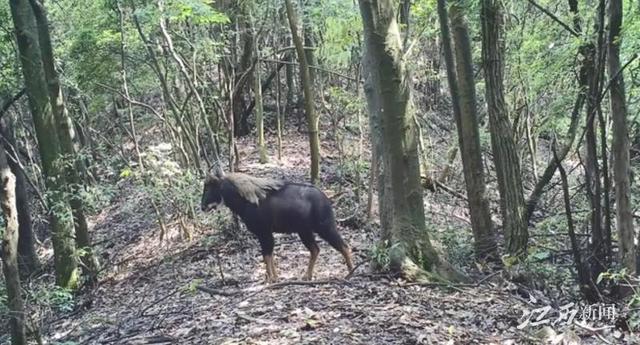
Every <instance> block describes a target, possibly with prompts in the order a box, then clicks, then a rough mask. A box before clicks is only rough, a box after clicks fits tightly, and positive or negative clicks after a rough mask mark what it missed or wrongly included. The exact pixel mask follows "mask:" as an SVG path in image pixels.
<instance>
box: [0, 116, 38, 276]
mask: <svg viewBox="0 0 640 345" xmlns="http://www.w3.org/2000/svg"><path fill="white" fill-rule="evenodd" d="M14 128H15V127H14V120H13V118H12V117H11V116H8V115H7V116H5V117H3V118H2V119H1V120H0V132H2V137H3V138H4V139H5V140H6V142H5V145H4V149H5V151H6V152H8V153H9V156H11V157H10V158H9V159H8V163H9V167H10V168H11V172H13V175H14V176H15V177H16V208H17V211H18V232H19V234H20V236H18V238H19V239H18V265H19V268H20V274H22V275H23V276H26V275H29V274H31V273H33V272H35V271H37V270H38V269H39V268H40V261H39V260H38V254H37V253H36V247H35V244H34V234H33V226H32V223H31V205H30V204H29V200H30V198H29V194H28V192H27V186H26V180H25V179H26V178H25V175H24V171H23V170H22V169H21V168H20V165H19V162H18V161H17V159H18V158H19V157H17V153H18V146H17V142H16V137H15V134H14Z"/></svg>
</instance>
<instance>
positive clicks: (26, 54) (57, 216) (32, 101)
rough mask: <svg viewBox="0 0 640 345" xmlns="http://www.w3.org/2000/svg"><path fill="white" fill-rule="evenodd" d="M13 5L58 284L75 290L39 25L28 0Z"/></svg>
mask: <svg viewBox="0 0 640 345" xmlns="http://www.w3.org/2000/svg"><path fill="white" fill-rule="evenodd" d="M10 5H11V14H12V18H13V24H14V26H15V29H16V37H17V42H18V51H19V54H20V62H21V65H22V74H23V76H24V82H25V86H26V89H27V95H28V98H29V108H30V110H31V113H32V116H33V122H34V125H35V130H36V138H37V141H38V146H39V149H40V150H39V151H40V159H41V161H42V167H43V170H44V174H45V177H46V180H45V181H46V186H47V199H48V203H49V206H50V212H51V214H50V216H51V238H52V242H53V253H54V262H55V270H56V284H58V285H59V286H61V287H65V288H75V287H77V284H78V265H77V262H76V259H75V255H76V246H75V241H74V227H73V216H72V215H71V210H70V207H69V204H68V202H67V200H66V198H65V193H64V190H65V185H66V179H65V174H64V171H63V169H62V158H63V157H62V154H61V150H60V142H59V139H58V133H57V131H56V130H52V129H54V128H57V123H56V120H55V118H54V114H53V112H52V109H51V105H50V104H49V90H48V89H47V80H46V77H45V74H44V69H43V64H42V57H41V52H40V45H39V41H38V32H37V25H36V21H35V18H34V14H33V10H32V8H31V6H30V4H29V1H28V0H11V1H10Z"/></svg>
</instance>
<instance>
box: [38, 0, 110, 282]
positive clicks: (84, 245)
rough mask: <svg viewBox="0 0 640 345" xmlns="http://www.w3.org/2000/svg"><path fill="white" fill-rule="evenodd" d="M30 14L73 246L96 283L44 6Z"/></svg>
mask: <svg viewBox="0 0 640 345" xmlns="http://www.w3.org/2000/svg"><path fill="white" fill-rule="evenodd" d="M29 2H30V4H31V8H32V9H33V13H34V15H35V19H36V23H37V28H38V39H39V46H40V52H41V57H42V66H43V68H44V74H45V78H46V81H47V85H48V86H49V103H50V104H51V109H52V111H53V117H54V119H55V122H56V129H57V132H58V138H59V143H60V153H61V155H62V156H63V159H65V160H68V162H65V164H63V165H64V166H65V169H64V170H65V171H64V173H65V179H66V182H67V185H66V186H65V189H66V192H68V193H69V204H70V205H71V212H72V215H73V221H74V225H75V226H74V228H75V238H76V245H77V247H78V248H79V249H81V250H82V252H81V255H80V260H82V263H83V266H82V267H83V268H84V269H85V271H86V273H87V274H88V277H89V279H90V280H91V281H95V279H96V275H97V272H98V261H97V259H96V257H95V255H94V254H93V250H92V246H91V235H90V233H89V225H88V223H87V219H86V216H85V211H84V201H83V200H82V190H83V188H84V181H83V180H82V177H81V176H82V173H81V172H82V171H83V169H84V167H83V166H82V161H81V160H80V159H79V158H78V153H77V150H76V147H75V144H74V138H75V131H74V128H73V124H72V122H71V118H70V117H69V113H68V111H67V107H66V104H65V100H64V96H63V94H62V87H61V86H60V79H59V77H58V72H57V71H56V69H55V65H54V58H53V47H52V45H51V36H50V33H49V20H48V19H47V12H46V9H45V8H44V4H43V3H42V2H41V1H40V0H29Z"/></svg>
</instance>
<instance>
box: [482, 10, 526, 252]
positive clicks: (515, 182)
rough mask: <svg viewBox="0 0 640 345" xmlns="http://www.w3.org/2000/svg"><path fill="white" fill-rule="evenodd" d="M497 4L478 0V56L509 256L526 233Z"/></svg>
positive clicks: (520, 246) (523, 241)
mask: <svg viewBox="0 0 640 345" xmlns="http://www.w3.org/2000/svg"><path fill="white" fill-rule="evenodd" d="M501 6H502V4H501V3H500V1H499V0H483V1H482V13H481V20H482V58H483V60H484V61H483V66H484V78H485V82H486V99H487V108H488V113H489V125H490V128H491V146H492V148H493V161H494V164H495V167H496V174H497V177H498V191H499V192H500V211H501V213H502V226H503V228H504V233H505V242H506V249H507V252H508V253H509V255H511V256H513V257H523V256H526V254H527V241H528V239H529V233H528V229H527V222H526V217H525V216H526V213H525V203H524V191H523V189H522V175H521V173H520V158H519V157H518V150H517V146H516V143H515V140H514V133H513V126H512V125H511V121H510V120H509V115H508V113H507V107H506V105H505V101H504V80H503V78H504V77H503V75H504V57H503V56H504V45H503V44H504V37H503V36H504V29H503V28H504V18H503V14H502V8H501Z"/></svg>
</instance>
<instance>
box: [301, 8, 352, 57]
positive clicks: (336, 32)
mask: <svg viewBox="0 0 640 345" xmlns="http://www.w3.org/2000/svg"><path fill="white" fill-rule="evenodd" d="M311 13H312V21H313V22H314V23H315V27H317V28H318V30H319V31H320V32H322V45H321V46H320V50H319V52H318V59H319V60H321V61H323V62H324V63H326V64H328V65H330V66H334V67H338V68H345V67H347V66H349V65H350V64H351V63H353V62H354V59H355V61H358V62H359V60H360V40H361V38H362V37H361V35H362V34H361V31H362V21H361V20H362V19H361V18H360V14H359V11H358V7H357V3H356V2H353V1H350V0H322V1H319V2H318V4H317V5H316V6H315V7H312V8H311Z"/></svg>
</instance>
